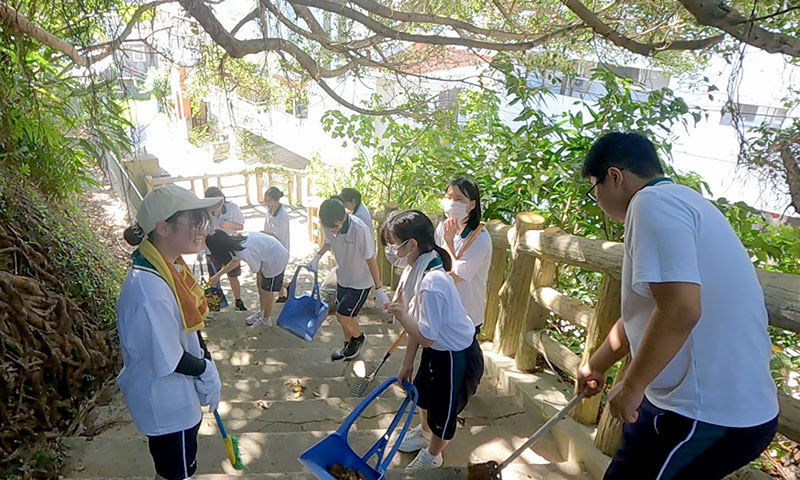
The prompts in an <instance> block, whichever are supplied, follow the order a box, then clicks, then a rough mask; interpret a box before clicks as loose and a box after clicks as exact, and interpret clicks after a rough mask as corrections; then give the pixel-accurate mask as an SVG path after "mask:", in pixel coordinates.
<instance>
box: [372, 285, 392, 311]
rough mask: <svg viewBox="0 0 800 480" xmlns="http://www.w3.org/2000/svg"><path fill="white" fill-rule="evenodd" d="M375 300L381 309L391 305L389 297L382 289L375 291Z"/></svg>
mask: <svg viewBox="0 0 800 480" xmlns="http://www.w3.org/2000/svg"><path fill="white" fill-rule="evenodd" d="M375 300H376V301H377V302H378V305H379V306H381V307H383V306H384V305H386V304H387V303H390V300H389V296H388V295H386V292H384V291H383V289H382V288H379V289H377V290H375Z"/></svg>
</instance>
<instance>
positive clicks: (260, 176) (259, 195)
mask: <svg viewBox="0 0 800 480" xmlns="http://www.w3.org/2000/svg"><path fill="white" fill-rule="evenodd" d="M255 175H256V199H257V200H258V204H259V205H262V204H263V203H264V172H262V171H261V170H256V171H255Z"/></svg>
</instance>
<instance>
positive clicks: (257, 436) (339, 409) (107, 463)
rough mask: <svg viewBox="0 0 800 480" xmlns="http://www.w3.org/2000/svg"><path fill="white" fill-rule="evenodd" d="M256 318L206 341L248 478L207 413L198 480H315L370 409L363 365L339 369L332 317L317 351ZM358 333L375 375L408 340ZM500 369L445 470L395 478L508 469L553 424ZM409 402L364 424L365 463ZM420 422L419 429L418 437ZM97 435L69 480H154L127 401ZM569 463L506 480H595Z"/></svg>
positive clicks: (397, 392)
mask: <svg viewBox="0 0 800 480" xmlns="http://www.w3.org/2000/svg"><path fill="white" fill-rule="evenodd" d="M245 314H246V312H232V311H229V312H221V313H217V314H214V316H213V318H211V319H209V321H208V327H207V329H206V331H205V336H206V338H207V343H208V346H209V350H210V351H211V352H212V355H213V357H214V360H215V362H216V364H217V367H218V369H219V372H220V377H221V378H222V381H223V389H222V395H221V397H222V402H221V403H220V406H219V412H220V414H221V415H222V418H223V420H224V422H225V426H226V429H227V430H228V432H229V433H230V434H232V435H234V436H236V437H238V438H239V445H240V450H241V454H242V458H243V460H244V462H245V463H246V464H247V465H248V467H249V469H248V470H247V471H244V472H237V471H235V470H233V469H232V468H231V466H230V465H229V464H228V462H227V460H226V458H225V452H224V448H223V445H222V440H221V438H220V436H219V433H218V431H217V427H216V424H215V422H214V419H213V416H212V415H211V414H209V413H206V414H204V417H203V421H202V426H201V428H200V437H199V441H198V443H199V446H198V470H197V474H196V475H195V477H194V478H198V479H202V480H210V479H215V480H216V479H220V480H221V479H229V478H231V479H232V478H235V477H245V478H251V479H272V478H287V479H306V478H313V477H312V476H311V475H310V474H308V473H307V472H304V471H303V468H302V466H301V465H300V463H298V461H297V457H298V456H299V454H300V453H301V452H302V451H304V450H305V449H306V448H308V447H310V446H311V445H312V444H314V443H315V442H316V441H318V440H320V439H322V438H323V437H324V436H325V435H327V434H328V433H330V432H332V431H333V430H335V429H336V428H337V427H338V426H339V425H340V424H341V422H342V421H343V420H344V419H345V417H346V416H347V415H348V414H349V413H350V412H351V411H352V409H353V408H354V406H355V405H356V404H357V403H358V402H359V401H360V399H359V398H354V397H353V396H352V394H351V393H350V392H351V388H352V384H353V382H354V381H355V380H356V377H355V376H354V373H353V366H354V362H338V363H332V362H331V361H330V352H331V350H333V349H334V348H336V347H338V346H339V345H340V342H341V330H340V328H339V326H338V325H337V324H336V321H335V319H334V317H333V316H330V317H328V320H327V321H326V323H325V325H323V326H322V328H321V329H320V331H319V333H318V334H317V336H316V338H315V340H314V342H312V343H306V342H304V341H302V340H300V339H298V338H297V337H295V336H293V335H291V334H289V333H288V332H286V331H284V330H283V329H281V328H279V327H255V328H249V327H246V326H245V324H244V318H245V316H246V315H245ZM274 317H275V318H277V313H276V314H274ZM359 321H360V323H361V325H362V326H363V331H364V332H365V333H366V335H367V344H366V347H365V350H364V351H363V353H362V355H361V357H360V359H361V360H364V361H366V362H367V364H369V362H370V361H371V360H376V359H380V358H382V356H383V355H384V354H385V352H386V350H387V349H388V348H389V346H390V345H391V344H392V342H393V341H394V340H395V339H396V338H397V336H398V333H399V332H398V326H397V325H393V324H389V323H387V322H386V318H385V315H384V314H383V313H382V312H380V311H379V310H377V309H375V308H369V307H368V308H365V309H364V311H363V314H362V315H361V317H360V318H359ZM402 356H403V351H402V347H401V348H399V349H398V351H396V352H395V353H394V355H393V356H392V357H391V358H390V359H389V361H388V362H387V363H386V365H384V367H383V369H382V370H381V372H380V374H381V375H384V377H382V378H378V379H376V381H375V382H374V384H373V385H372V386H375V385H377V384H378V382H379V381H380V380H382V379H384V378H386V377H388V376H391V375H394V374H395V373H396V372H397V370H398V367H399V364H400V361H401V359H402ZM501 364H502V359H500V360H498V359H497V358H494V357H492V354H488V353H487V368H486V373H485V374H484V377H483V380H482V382H481V385H480V388H479V391H478V394H477V396H475V397H474V398H473V399H472V400H471V401H470V404H469V406H468V407H467V408H466V410H465V411H464V412H462V414H461V415H460V418H459V427H458V431H457V433H456V437H455V439H454V440H453V442H452V443H451V444H450V446H449V447H448V449H447V451H446V452H445V454H444V461H445V464H444V468H442V469H439V470H433V471H429V472H425V473H417V474H415V475H412V474H410V473H407V472H405V471H404V470H403V469H402V467H403V466H405V465H406V464H407V463H408V462H410V461H411V460H412V459H413V455H411V454H400V453H398V455H397V456H396V457H395V458H394V460H393V462H392V467H391V470H390V472H389V475H388V476H389V478H417V479H426V478H431V479H447V478H453V479H466V466H467V465H468V464H469V463H470V462H483V461H487V460H498V461H500V460H502V459H503V458H505V456H506V455H508V454H509V453H510V452H511V451H513V450H514V448H516V447H517V446H519V445H521V444H522V443H523V442H524V440H525V439H526V437H527V436H528V435H529V434H531V433H532V432H533V431H534V430H535V429H536V428H537V427H538V426H539V425H541V423H543V421H544V419H546V418H547V417H549V416H551V415H552V414H553V412H554V411H555V409H554V407H548V408H545V407H543V406H542V405H536V404H533V403H531V402H530V401H529V400H530V398H529V397H525V396H524V395H514V396H511V395H509V394H508V393H507V389H508V388H513V387H509V386H510V385H512V384H511V383H509V381H510V380H509V379H511V377H512V376H513V375H512V376H509V374H508V373H504V372H503V371H501V370H500V368H501V367H502V365H501ZM296 385H299V386H296ZM531 388H534V387H531ZM565 389H568V387H567V386H562V385H555V384H554V382H553V380H552V379H542V380H541V381H540V382H539V383H537V385H536V386H535V390H536V391H541V392H543V393H547V392H549V394H550V395H551V396H552V395H556V397H559V398H558V399H557V401H556V403H558V402H561V401H563V400H564V398H565V395H564V394H563V393H561V392H562V391H564V390H565ZM515 393H518V392H515ZM402 397H403V392H402V390H401V389H400V388H399V387H392V388H391V389H389V390H388V391H387V392H385V393H384V395H383V396H382V397H380V398H379V400H378V401H376V402H375V403H373V405H372V406H371V407H370V408H369V409H368V410H367V411H366V412H365V413H364V415H363V416H362V417H361V418H360V419H359V421H358V422H357V423H356V425H355V426H354V429H353V430H351V435H350V437H349V440H350V444H351V445H353V446H354V448H355V449H356V451H360V452H363V451H366V448H367V447H368V446H369V445H371V444H372V443H373V442H374V441H375V440H377V438H379V436H380V435H381V434H382V433H383V431H384V429H385V428H386V427H387V426H388V424H389V422H390V421H391V419H392V417H393V415H394V413H395V411H396V409H397V408H398V407H399V405H400V402H401V400H402ZM526 399H527V400H526ZM526 407H527V408H526ZM415 417H416V416H415ZM417 422H418V420H417V418H415V419H414V421H413V423H412V425H414V424H416V423H417ZM87 423H88V425H87V429H86V430H85V433H84V435H88V434H91V436H79V437H69V438H65V439H63V444H64V446H65V450H66V451H67V454H68V458H67V460H66V465H65V468H64V471H63V477H62V478H68V479H75V480H77V479H84V480H85V479H100V478H103V479H110V478H119V479H126V480H134V479H145V478H150V479H151V478H153V475H154V471H153V466H152V461H151V459H150V455H149V453H148V449H147V440H146V438H145V437H144V436H142V435H141V434H139V433H138V431H137V430H136V427H135V426H134V424H133V422H132V420H131V419H130V416H129V414H128V412H127V410H126V409H125V406H124V404H123V403H122V400H121V395H119V393H118V392H117V391H115V392H114V395H113V399H112V400H111V401H110V402H109V404H108V405H105V406H102V407H98V408H96V409H95V410H94V411H93V413H92V415H91V416H90V419H89V422H87ZM561 450H563V448H562V449H561ZM566 454H568V452H562V451H560V450H559V447H558V444H557V442H556V441H555V439H554V437H552V436H548V437H546V438H544V439H543V440H542V441H540V442H539V443H538V444H537V445H535V446H534V448H533V449H530V450H528V451H527V452H526V453H525V454H524V455H523V456H522V457H521V458H520V459H519V460H518V461H517V462H515V463H514V464H513V465H512V466H511V467H509V469H507V470H506V471H504V474H503V478H504V479H510V478H519V479H533V480H539V479H541V480H566V479H574V480H577V479H585V478H588V477H586V476H585V475H584V473H582V472H581V468H580V467H579V466H578V465H577V464H576V463H574V462H572V463H569V462H565V461H564V460H565V455H566Z"/></svg>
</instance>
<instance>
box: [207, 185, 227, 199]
mask: <svg viewBox="0 0 800 480" xmlns="http://www.w3.org/2000/svg"><path fill="white" fill-rule="evenodd" d="M205 197H206V198H212V197H214V198H217V197H222V198H225V194H224V193H222V190H220V189H219V187H208V188H206V192H205ZM226 200H227V199H226Z"/></svg>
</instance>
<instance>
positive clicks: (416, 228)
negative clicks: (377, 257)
mask: <svg viewBox="0 0 800 480" xmlns="http://www.w3.org/2000/svg"><path fill="white" fill-rule="evenodd" d="M433 232H434V230H433V223H431V220H430V219H429V218H428V217H427V215H425V214H424V213H422V212H420V211H418V210H406V211H405V212H402V213H398V214H397V215H394V216H393V217H391V218H389V219H388V220H386V222H384V224H383V225H382V226H381V231H380V234H381V243H382V244H383V245H388V244H389V243H391V242H393V241H394V242H399V243H402V242H405V241H406V240H409V239H411V238H413V239H414V240H416V241H417V245H419V253H420V254H422V253H428V252H430V251H431V250H435V251H436V253H438V254H439V256H440V257H441V258H442V266H443V267H444V269H445V271H447V272H449V271H450V270H452V269H453V260H452V259H451V258H450V254H449V253H447V250H445V249H443V248H442V247H440V246H438V245H436V240H435V238H434V236H433Z"/></svg>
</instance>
